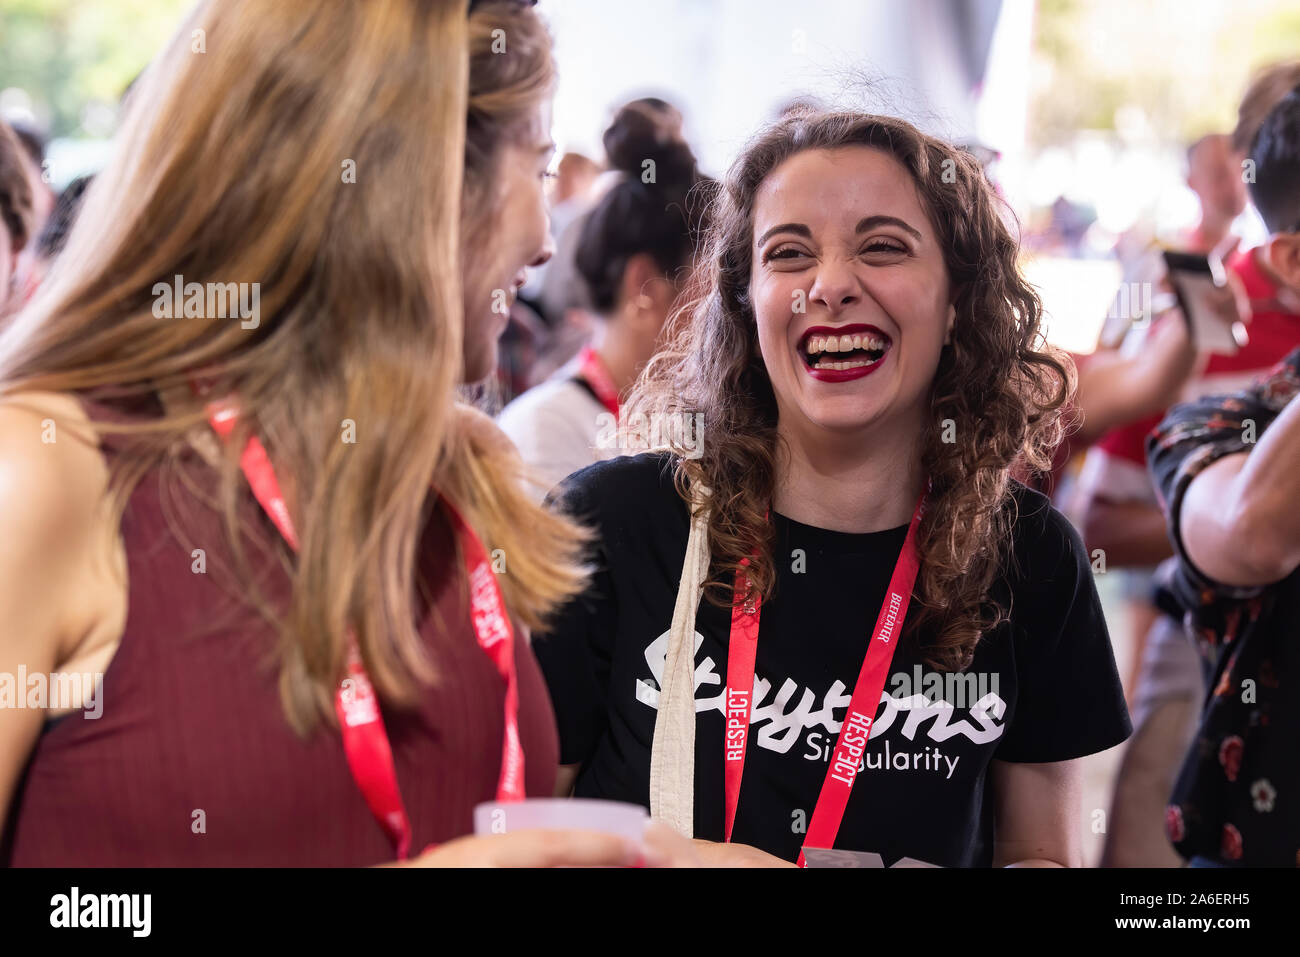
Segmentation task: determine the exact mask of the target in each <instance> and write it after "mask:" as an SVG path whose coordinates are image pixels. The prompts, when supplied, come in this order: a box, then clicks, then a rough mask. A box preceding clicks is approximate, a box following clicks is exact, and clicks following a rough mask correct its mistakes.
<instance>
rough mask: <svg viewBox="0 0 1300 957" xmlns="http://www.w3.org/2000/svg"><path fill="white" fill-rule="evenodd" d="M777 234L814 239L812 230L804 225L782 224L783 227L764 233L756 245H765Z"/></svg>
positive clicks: (776, 227)
mask: <svg viewBox="0 0 1300 957" xmlns="http://www.w3.org/2000/svg"><path fill="white" fill-rule="evenodd" d="M777 233H794V234H795V235H796V236H802V237H804V238H805V239H812V230H811V229H809V228H808V227H807V226H805V225H804V224H803V223H781V225H779V226H773V227H772V228H771V229H769V230H768V231H767V232H765V233H763V235H762V236H759V237H758V239H757V241H755V243H754V245H755V246H761V245H763V243H765V242H767V241H768V239H769V238H771V237H772V236H775V235H776V234H777Z"/></svg>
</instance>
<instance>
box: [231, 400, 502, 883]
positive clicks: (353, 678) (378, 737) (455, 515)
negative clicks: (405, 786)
mask: <svg viewBox="0 0 1300 957" xmlns="http://www.w3.org/2000/svg"><path fill="white" fill-rule="evenodd" d="M238 417H239V410H238V406H237V405H236V404H235V403H234V402H226V403H221V404H213V405H210V406H209V407H208V422H209V424H210V425H211V426H212V429H213V431H214V432H216V433H217V435H218V436H219V437H220V438H221V439H222V440H223V441H229V439H230V437H231V435H232V434H233V432H234V429H235V423H236V421H237V419H238ZM239 466H240V469H241V470H242V471H243V473H244V477H245V478H246V479H247V481H248V484H249V487H250V488H251V489H252V491H253V496H254V497H255V498H256V499H257V501H258V504H260V505H261V506H262V509H263V510H264V511H265V512H266V514H267V516H268V517H269V518H270V519H271V522H272V523H273V524H274V525H275V527H276V529H278V530H279V532H280V534H281V535H282V536H283V537H284V540H285V541H286V542H287V543H288V544H289V547H290V548H292V549H293V550H294V551H297V550H298V536H297V533H296V532H295V530H294V527H293V522H292V521H291V520H290V518H289V509H288V507H287V506H286V504H285V500H284V495H283V493H282V491H281V489H280V483H279V480H278V479H277V478H276V475H275V470H274V468H272V466H271V460H270V458H269V457H268V456H267V454H266V449H265V448H264V447H263V445H262V443H261V442H260V441H259V440H258V439H257V437H256V436H253V437H251V438H250V439H249V440H248V443H247V445H245V446H244V450H243V452H242V454H241V455H240V459H239ZM443 502H444V504H445V505H446V506H447V510H448V513H449V514H450V516H451V519H452V523H453V527H454V529H455V532H456V536H457V538H458V539H459V541H460V543H461V548H462V551H463V553H464V558H465V578H466V581H468V582H469V593H470V618H471V621H472V623H473V626H474V635H475V637H476V638H477V639H478V644H479V647H480V648H481V649H483V652H484V653H485V654H486V655H487V656H488V658H490V659H491V661H492V663H493V665H495V666H496V670H497V673H498V674H499V675H500V676H501V678H502V679H503V680H504V681H505V686H506V694H505V735H504V740H503V741H502V746H501V772H500V776H499V778H498V780H497V801H498V802H507V801H522V800H523V799H524V751H523V744H522V742H521V741H520V738H519V681H518V675H517V672H516V670H515V652H514V648H515V643H514V629H513V628H512V627H511V624H510V616H509V615H508V614H507V612H506V607H505V601H504V599H503V598H502V596H501V588H500V586H499V585H498V584H497V580H496V575H495V574H494V573H493V571H492V566H491V564H490V562H489V561H488V555H487V549H485V548H484V547H483V543H482V541H481V540H480V539H479V537H478V535H477V534H475V532H474V530H473V529H472V528H470V526H469V523H467V522H466V521H465V519H464V518H463V517H462V516H461V514H460V513H459V512H458V511H456V509H455V508H454V507H453V506H452V505H451V503H450V502H448V501H447V500H446V499H445V498H444V499H443ZM334 710H335V713H336V714H337V715H338V718H339V728H340V730H341V732H342V736H343V750H344V753H345V754H346V755H347V761H348V768H349V770H350V771H351V772H352V777H353V779H354V780H355V781H356V783H357V788H358V789H359V790H360V791H361V794H362V796H363V797H364V798H365V801H366V805H367V806H368V807H369V808H370V811H371V813H372V814H374V816H375V818H376V820H378V822H379V824H380V826H381V827H382V828H383V829H384V833H385V834H387V835H388V837H389V839H390V840H391V841H392V843H393V848H394V850H395V851H396V853H397V857H398V858H399V859H405V858H406V857H407V856H408V855H409V854H410V849H411V823H410V819H409V818H408V817H407V814H406V807H405V805H404V804H403V803H402V794H401V790H400V788H399V787H398V783H397V771H396V768H395V767H394V765H393V749H392V745H391V743H390V742H389V739H388V732H387V730H386V729H385V728H384V719H383V715H382V714H381V712H380V709H379V699H378V696H377V695H376V694H375V689H374V686H373V685H372V684H371V681H370V676H369V675H368V674H367V673H366V668H365V665H364V664H363V663H362V660H361V651H360V648H359V647H358V646H357V641H356V636H355V635H353V634H349V636H348V652H347V664H346V669H345V674H344V677H343V679H342V680H341V681H340V682H339V687H338V690H337V691H336V692H335V695H334Z"/></svg>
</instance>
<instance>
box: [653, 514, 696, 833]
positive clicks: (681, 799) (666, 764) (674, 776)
mask: <svg viewBox="0 0 1300 957" xmlns="http://www.w3.org/2000/svg"><path fill="white" fill-rule="evenodd" d="M698 494H699V495H700V498H699V503H700V507H695V508H693V509H692V511H693V513H694V514H693V515H692V517H691V531H690V535H689V536H688V537H687V539H686V559H685V561H683V562H682V577H681V583H680V584H679V585H678V587H677V603H676V604H675V605H674V606H673V621H672V625H671V627H670V628H669V631H668V655H667V659H666V660H665V661H664V672H663V674H664V677H663V687H662V688H661V689H660V691H659V710H658V711H657V712H656V713H655V733H654V741H653V743H652V744H651V747H650V816H651V817H652V818H653V819H654V820H656V821H662V822H663V823H664V824H667V825H668V826H669V827H671V828H672V829H673V830H675V831H677V833H679V834H681V835H683V836H684V837H692V836H693V835H694V831H695V613H696V611H697V610H698V609H699V606H700V596H701V595H702V594H703V592H704V580H705V578H706V577H707V576H708V573H709V525H708V523H709V513H708V509H707V507H702V506H703V503H704V502H707V500H708V490H707V489H701V490H699V493H698Z"/></svg>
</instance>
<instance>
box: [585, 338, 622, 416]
mask: <svg viewBox="0 0 1300 957" xmlns="http://www.w3.org/2000/svg"><path fill="white" fill-rule="evenodd" d="M578 376H579V378H581V379H582V380H583V381H584V382H586V383H587V385H589V386H591V391H592V392H594V393H596V398H597V399H599V400H600V404H601V405H603V406H604V407H605V408H607V409H609V411H610V412H612V413H613V414H614V418H616V419H617V418H618V387H617V386H615V385H614V379H613V378H612V377H611V376H610V374H609V370H608V369H606V368H605V363H603V362H601V361H600V356H598V355H597V354H596V350H595V349H593V348H592V347H591V346H583V347H582V351H581V352H580V353H578Z"/></svg>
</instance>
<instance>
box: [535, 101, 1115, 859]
mask: <svg viewBox="0 0 1300 957" xmlns="http://www.w3.org/2000/svg"><path fill="white" fill-rule="evenodd" d="M1016 256H1017V243H1016V240H1015V239H1014V237H1013V236H1012V234H1011V233H1010V232H1008V230H1007V227H1006V225H1005V224H1004V222H1003V220H1002V218H1001V216H1000V214H999V208H998V200H997V198H996V197H995V195H994V193H993V191H992V187H991V186H990V185H989V183H988V181H987V180H986V178H985V177H984V174H983V171H982V169H981V168H980V165H979V163H978V161H977V160H976V159H975V158H974V157H973V156H971V155H970V154H968V153H966V152H964V151H961V150H958V149H955V148H953V147H951V146H949V145H947V144H945V143H943V142H941V141H940V140H937V139H934V138H932V137H929V136H926V135H924V134H922V133H921V132H919V131H918V130H917V129H916V128H915V127H913V126H911V125H910V124H908V123H906V122H904V121H902V120H898V119H893V118H889V117H882V116H871V115H866V114H858V113H825V112H817V111H807V112H802V111H801V112H798V113H795V114H793V115H791V116H789V117H787V118H785V119H783V120H781V121H779V122H778V123H776V124H775V125H774V126H773V127H771V128H770V129H768V130H766V131H765V132H763V133H762V134H761V135H759V136H758V138H757V139H755V140H754V141H753V142H752V143H750V144H749V146H748V147H747V148H746V149H745V150H744V151H743V153H742V154H741V156H740V158H739V159H738V160H737V161H736V162H735V164H734V165H733V167H732V169H731V172H730V174H729V176H728V178H727V180H726V183H725V186H724V188H723V190H722V193H721V199H720V206H719V208H718V209H717V211H716V216H715V219H714V225H713V227H712V229H711V232H710V246H709V251H708V261H709V270H710V274H709V278H708V281H707V288H706V289H705V290H704V291H703V292H702V293H701V294H700V297H699V299H698V301H697V302H695V303H694V308H693V309H692V310H691V311H690V312H689V314H688V315H686V316H683V318H682V320H681V321H680V323H679V325H678V327H677V328H678V335H677V337H676V338H674V340H673V342H672V344H671V346H670V347H669V348H668V349H667V350H666V351H664V352H662V353H660V354H659V355H657V356H656V357H655V358H654V359H653V360H651V363H650V365H649V366H648V367H647V370H646V372H645V373H644V374H643V376H642V378H641V380H640V381H639V383H638V385H637V387H636V388H635V389H634V392H633V395H632V397H631V398H630V400H629V408H630V409H631V410H632V412H631V413H629V414H634V413H640V414H641V415H643V416H644V420H643V421H645V422H648V423H651V425H650V428H651V429H652V430H653V428H654V423H655V422H658V424H659V426H660V427H661V432H662V434H663V435H665V436H667V437H668V441H667V447H666V448H664V449H662V450H661V451H657V452H649V453H645V454H641V455H636V456H631V457H624V458H621V459H614V460H611V461H607V462H603V463H599V464H596V465H592V466H590V467H588V468H586V469H583V470H582V471H580V472H578V473H577V474H576V475H573V476H571V477H570V478H569V479H568V481H567V482H566V483H565V484H564V485H563V486H562V488H561V490H560V492H559V494H558V497H557V502H558V505H559V507H560V508H561V509H562V510H563V511H564V512H565V513H566V514H570V515H572V516H574V517H575V518H579V519H580V520H583V521H585V522H589V523H590V524H592V525H593V526H594V527H595V529H596V537H595V540H594V542H593V548H592V551H591V561H592V563H593V564H594V566H595V568H596V574H595V576H594V577H593V579H592V581H591V584H590V586H589V587H588V588H587V590H586V591H585V592H584V593H583V594H582V595H580V596H578V597H577V598H575V599H573V600H572V601H570V602H569V603H568V605H566V607H565V609H564V610H563V611H562V612H561V613H560V614H559V616H558V617H557V619H556V622H555V624H554V625H553V626H552V627H551V628H549V629H548V630H547V631H546V632H545V633H544V634H539V635H538V636H537V638H536V641H535V643H534V648H535V650H536V653H537V655H538V660H539V661H540V663H541V665H542V669H543V672H544V673H545V675H546V679H547V682H548V684H549V686H550V690H551V697H552V699H553V701H554V704H555V708H556V713H557V717H558V720H559V726H560V740H561V745H560V757H561V762H562V763H563V764H564V765H565V768H564V769H563V773H562V775H561V780H560V782H559V786H560V790H561V791H562V792H564V793H567V792H569V791H570V790H571V791H572V793H574V794H575V795H576V796H579V797H596V798H612V799H616V800H622V801H635V802H639V803H641V804H644V805H646V806H647V807H649V808H650V810H651V812H652V815H653V816H654V817H655V818H657V819H659V820H662V821H665V822H667V823H670V824H671V825H672V826H673V827H674V828H675V829H676V830H677V831H678V832H679V833H682V834H685V835H688V836H691V837H693V838H696V839H698V840H700V841H702V842H705V843H703V844H702V851H701V853H702V856H703V857H704V859H705V861H706V862H713V863H745V864H762V863H769V864H774V865H776V864H787V863H794V862H798V861H800V860H806V855H805V854H804V851H805V849H809V850H811V849H813V848H830V847H834V848H837V849H846V850H857V851H864V852H874V853H878V854H880V855H881V856H882V858H883V859H884V860H885V862H886V863H888V864H892V863H894V862H895V861H897V860H899V859H901V858H904V857H910V858H913V859H916V860H919V861H923V862H926V863H929V864H936V865H941V866H950V867H956V866H990V865H1001V864H1007V865H1010V864H1021V865H1033V866H1073V865H1077V864H1079V863H1080V862H1081V851H1080V844H1081V838H1082V834H1083V824H1082V818H1081V815H1080V811H1079V807H1078V797H1079V791H1078V788H1079V765H1078V760H1077V759H1078V758H1080V757H1081V756H1083V755H1087V754H1092V753H1094V752H1097V751H1100V750H1103V749H1106V748H1109V747H1112V746H1114V745H1116V744H1118V743H1119V742H1121V741H1122V740H1124V738H1125V737H1126V736H1127V734H1128V731H1129V725H1128V716H1127V712H1126V710H1125V708H1124V702H1123V695H1122V693H1121V690H1120V685H1119V679H1118V676H1117V674H1116V671H1115V662H1114V657H1113V655H1112V652H1111V648H1110V644H1109V639H1108V636H1107V633H1106V625H1105V622H1104V620H1103V618H1102V613H1101V607H1100V603H1099V601H1098V598H1097V593H1096V589H1095V586H1094V584H1093V576H1092V571H1091V569H1090V567H1089V563H1088V559H1087V556H1086V554H1085V553H1084V551H1083V547H1082V543H1081V542H1080V541H1079V538H1078V535H1077V533H1075V532H1074V530H1073V529H1072V528H1071V526H1070V525H1069V523H1068V522H1066V521H1065V519H1064V518H1063V517H1062V516H1061V515H1060V514H1059V513H1058V512H1056V511H1055V510H1053V509H1052V507H1051V506H1050V504H1049V503H1048V501H1047V500H1046V499H1045V498H1044V497H1043V496H1042V495H1040V494H1038V493H1037V492H1033V491H1031V490H1030V489H1028V488H1026V487H1025V486H1023V485H1020V484H1019V483H1017V482H1015V481H1013V480H1012V479H1011V477H1010V473H1011V470H1012V468H1013V467H1015V466H1016V465H1017V464H1018V463H1020V462H1022V461H1024V462H1027V463H1028V464H1029V466H1030V467H1036V468H1045V467H1046V465H1047V463H1048V460H1049V457H1050V450H1051V448H1052V446H1053V445H1054V444H1055V442H1056V441H1057V440H1058V439H1059V437H1060V432H1061V425H1060V422H1059V414H1060V410H1061V407H1062V405H1063V404H1064V402H1065V400H1066V396H1067V394H1068V391H1069V385H1070V382H1069V379H1070V370H1069V366H1068V360H1066V359H1065V358H1064V357H1063V354H1061V353H1058V352H1056V351H1055V350H1053V349H1051V348H1050V347H1047V346H1046V345H1044V344H1043V342H1042V340H1041V336H1040V325H1039V324H1040V319H1041V306H1040V303H1039V300H1038V297H1037V295H1036V294H1035V292H1034V290H1033V289H1032V287H1030V286H1029V285H1028V284H1027V283H1026V282H1025V280H1024V279H1023V277H1022V276H1021V274H1020V272H1019V269H1018V267H1017V263H1016ZM696 413H699V414H702V415H703V422H704V427H703V435H702V441H701V442H700V443H699V445H698V448H696V449H687V448H685V447H683V445H682V443H681V442H680V441H676V444H674V440H673V439H672V436H673V435H674V429H673V428H672V425H671V423H672V420H673V417H675V416H683V415H690V416H693V415H695V414H696Z"/></svg>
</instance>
